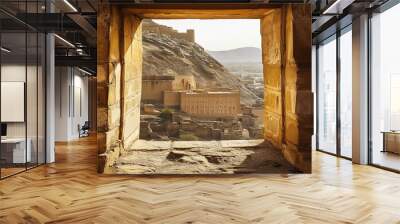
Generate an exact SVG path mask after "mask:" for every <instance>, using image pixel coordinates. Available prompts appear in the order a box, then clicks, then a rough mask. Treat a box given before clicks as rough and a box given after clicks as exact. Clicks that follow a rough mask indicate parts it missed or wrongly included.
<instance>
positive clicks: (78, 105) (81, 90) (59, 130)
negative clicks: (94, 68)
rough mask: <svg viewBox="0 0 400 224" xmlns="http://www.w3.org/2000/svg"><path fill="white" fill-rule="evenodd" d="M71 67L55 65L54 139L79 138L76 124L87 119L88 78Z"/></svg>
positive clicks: (81, 123)
mask: <svg viewBox="0 0 400 224" xmlns="http://www.w3.org/2000/svg"><path fill="white" fill-rule="evenodd" d="M83 75H84V74H83V73H82V72H80V71H79V70H77V69H76V68H72V67H56V83H55V85H56V91H55V126H56V131H55V140H56V141H70V140H73V139H77V138H79V132H78V125H81V126H82V125H83V124H84V123H85V121H87V120H88V117H89V116H88V113H89V112H88V105H89V102H88V101H89V100H88V78H87V77H85V76H83Z"/></svg>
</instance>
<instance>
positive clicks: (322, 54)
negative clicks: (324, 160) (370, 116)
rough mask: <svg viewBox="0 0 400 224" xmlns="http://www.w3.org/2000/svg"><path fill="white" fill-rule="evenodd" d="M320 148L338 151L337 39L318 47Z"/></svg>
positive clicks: (331, 151) (331, 39) (333, 151)
mask: <svg viewBox="0 0 400 224" xmlns="http://www.w3.org/2000/svg"><path fill="white" fill-rule="evenodd" d="M317 62H318V84H317V85H318V93H317V94H318V124H317V126H318V146H317V147H318V149H319V150H323V151H327V152H330V153H336V81H337V80H336V39H335V36H333V37H332V38H330V39H329V40H327V41H326V42H324V43H322V44H320V45H319V47H318V61H317Z"/></svg>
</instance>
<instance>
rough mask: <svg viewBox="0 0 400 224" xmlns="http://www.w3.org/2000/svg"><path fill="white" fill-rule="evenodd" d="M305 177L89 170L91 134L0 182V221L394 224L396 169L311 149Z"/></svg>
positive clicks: (399, 209)
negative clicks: (309, 172) (121, 173)
mask: <svg viewBox="0 0 400 224" xmlns="http://www.w3.org/2000/svg"><path fill="white" fill-rule="evenodd" d="M313 160H314V162H313V165H314V168H313V174H312V175H289V176H287V175H257V176H255V175H253V176H246V175H244V176H229V177H211V176H205V177H200V176H186V177H176V176H175V177H171V176H169V177H168V176H161V177H160V176H159V177H138V176H107V175H98V174H97V173H96V168H95V167H96V166H95V163H96V146H95V141H94V138H88V139H85V140H82V141H79V142H73V143H70V144H58V145H57V163H55V164H52V165H47V166H42V167H39V168H37V169H34V170H31V171H28V172H26V173H23V174H20V175H17V176H14V177H11V178H8V179H5V180H3V181H0V223H12V224H13V223H44V222H48V223H172V224H175V223H213V224H214V223H224V224H225V223H373V224H377V223H384V224H386V223H400V175H398V174H395V173H390V172H387V171H383V170H380V169H377V168H373V167H368V166H358V165H352V164H351V163H350V162H349V161H347V160H343V159H337V158H335V157H333V156H329V155H326V154H322V153H318V152H315V153H314V155H313Z"/></svg>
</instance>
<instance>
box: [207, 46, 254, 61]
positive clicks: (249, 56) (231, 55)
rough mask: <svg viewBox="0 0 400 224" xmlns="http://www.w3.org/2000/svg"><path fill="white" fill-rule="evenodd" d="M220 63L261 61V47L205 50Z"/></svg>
mask: <svg viewBox="0 0 400 224" xmlns="http://www.w3.org/2000/svg"><path fill="white" fill-rule="evenodd" d="M207 53H208V54H210V55H211V56H213V57H214V58H215V59H217V60H218V61H219V62H220V63H221V64H231V63H242V64H243V63H261V56H262V53H261V49H260V48H256V47H242V48H236V49H232V50H226V51H207Z"/></svg>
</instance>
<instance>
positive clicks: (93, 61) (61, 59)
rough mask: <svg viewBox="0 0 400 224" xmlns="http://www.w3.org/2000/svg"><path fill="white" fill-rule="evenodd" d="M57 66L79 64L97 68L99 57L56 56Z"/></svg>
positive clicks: (93, 68)
mask: <svg viewBox="0 0 400 224" xmlns="http://www.w3.org/2000/svg"><path fill="white" fill-rule="evenodd" d="M55 64H56V66H79V67H88V68H91V69H92V70H95V68H96V65H97V58H96V57H92V56H57V55H56V56H55Z"/></svg>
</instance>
